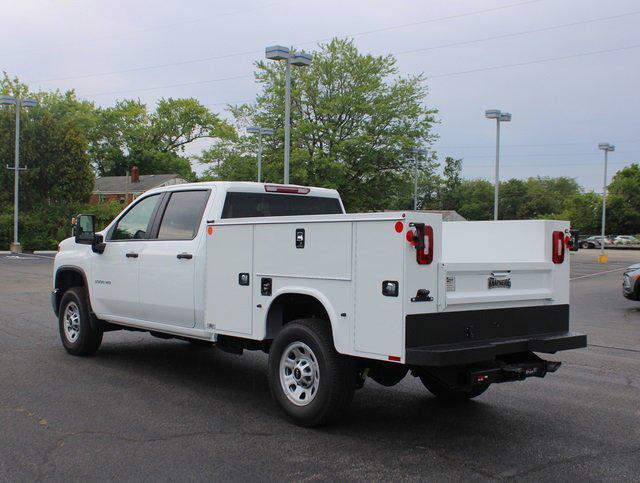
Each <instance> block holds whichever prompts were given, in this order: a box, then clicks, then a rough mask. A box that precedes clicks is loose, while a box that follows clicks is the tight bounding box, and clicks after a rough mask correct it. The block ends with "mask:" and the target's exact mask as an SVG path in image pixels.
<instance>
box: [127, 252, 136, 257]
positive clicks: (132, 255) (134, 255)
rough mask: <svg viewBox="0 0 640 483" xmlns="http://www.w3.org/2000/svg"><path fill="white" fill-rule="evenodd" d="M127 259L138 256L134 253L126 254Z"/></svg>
mask: <svg viewBox="0 0 640 483" xmlns="http://www.w3.org/2000/svg"><path fill="white" fill-rule="evenodd" d="M126 256H127V258H138V254H137V253H136V252H129V253H127V255H126Z"/></svg>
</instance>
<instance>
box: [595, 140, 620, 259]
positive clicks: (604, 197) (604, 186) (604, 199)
mask: <svg viewBox="0 0 640 483" xmlns="http://www.w3.org/2000/svg"><path fill="white" fill-rule="evenodd" d="M598 149H601V150H603V151H604V182H603V184H602V238H601V240H600V256H599V257H598V262H599V263H607V256H606V255H605V254H604V230H605V220H606V213H607V163H608V161H609V160H608V156H607V155H608V154H609V152H610V151H615V150H616V147H615V146H614V145H613V144H609V143H600V144H598Z"/></svg>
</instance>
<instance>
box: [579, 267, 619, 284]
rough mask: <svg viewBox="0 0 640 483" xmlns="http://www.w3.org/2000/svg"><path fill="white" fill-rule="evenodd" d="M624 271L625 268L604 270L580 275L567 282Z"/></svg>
mask: <svg viewBox="0 0 640 483" xmlns="http://www.w3.org/2000/svg"><path fill="white" fill-rule="evenodd" d="M626 269H627V267H622V268H614V269H613V270H604V271H602V272H596V273H590V274H588V275H580V276H579V277H573V278H570V279H569V280H570V281H573V280H579V279H581V278H589V277H595V276H597V275H604V274H605V273H612V272H620V271H622V270H626Z"/></svg>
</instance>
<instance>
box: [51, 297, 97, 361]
mask: <svg viewBox="0 0 640 483" xmlns="http://www.w3.org/2000/svg"><path fill="white" fill-rule="evenodd" d="M90 317H91V313H90V311H89V304H88V302H87V292H86V291H85V289H84V288H83V287H72V288H70V289H69V290H67V291H66V292H65V293H64V295H63V296H62V300H61V301H60V312H59V316H58V327H59V330H60V338H61V339H62V345H63V346H64V348H65V349H66V350H67V352H68V353H69V354H73V355H74V356H88V355H92V354H94V353H95V352H96V351H97V350H98V349H99V348H100V344H101V343H102V331H99V330H95V329H94V328H93V327H91V323H90Z"/></svg>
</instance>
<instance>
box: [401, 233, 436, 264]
mask: <svg viewBox="0 0 640 483" xmlns="http://www.w3.org/2000/svg"><path fill="white" fill-rule="evenodd" d="M411 225H412V226H413V229H412V230H409V231H408V232H407V241H408V242H409V243H411V244H412V245H413V246H414V247H415V249H416V261H417V262H418V265H429V264H430V263H431V262H433V227H431V226H429V225H425V224H424V223H412V224H411Z"/></svg>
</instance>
